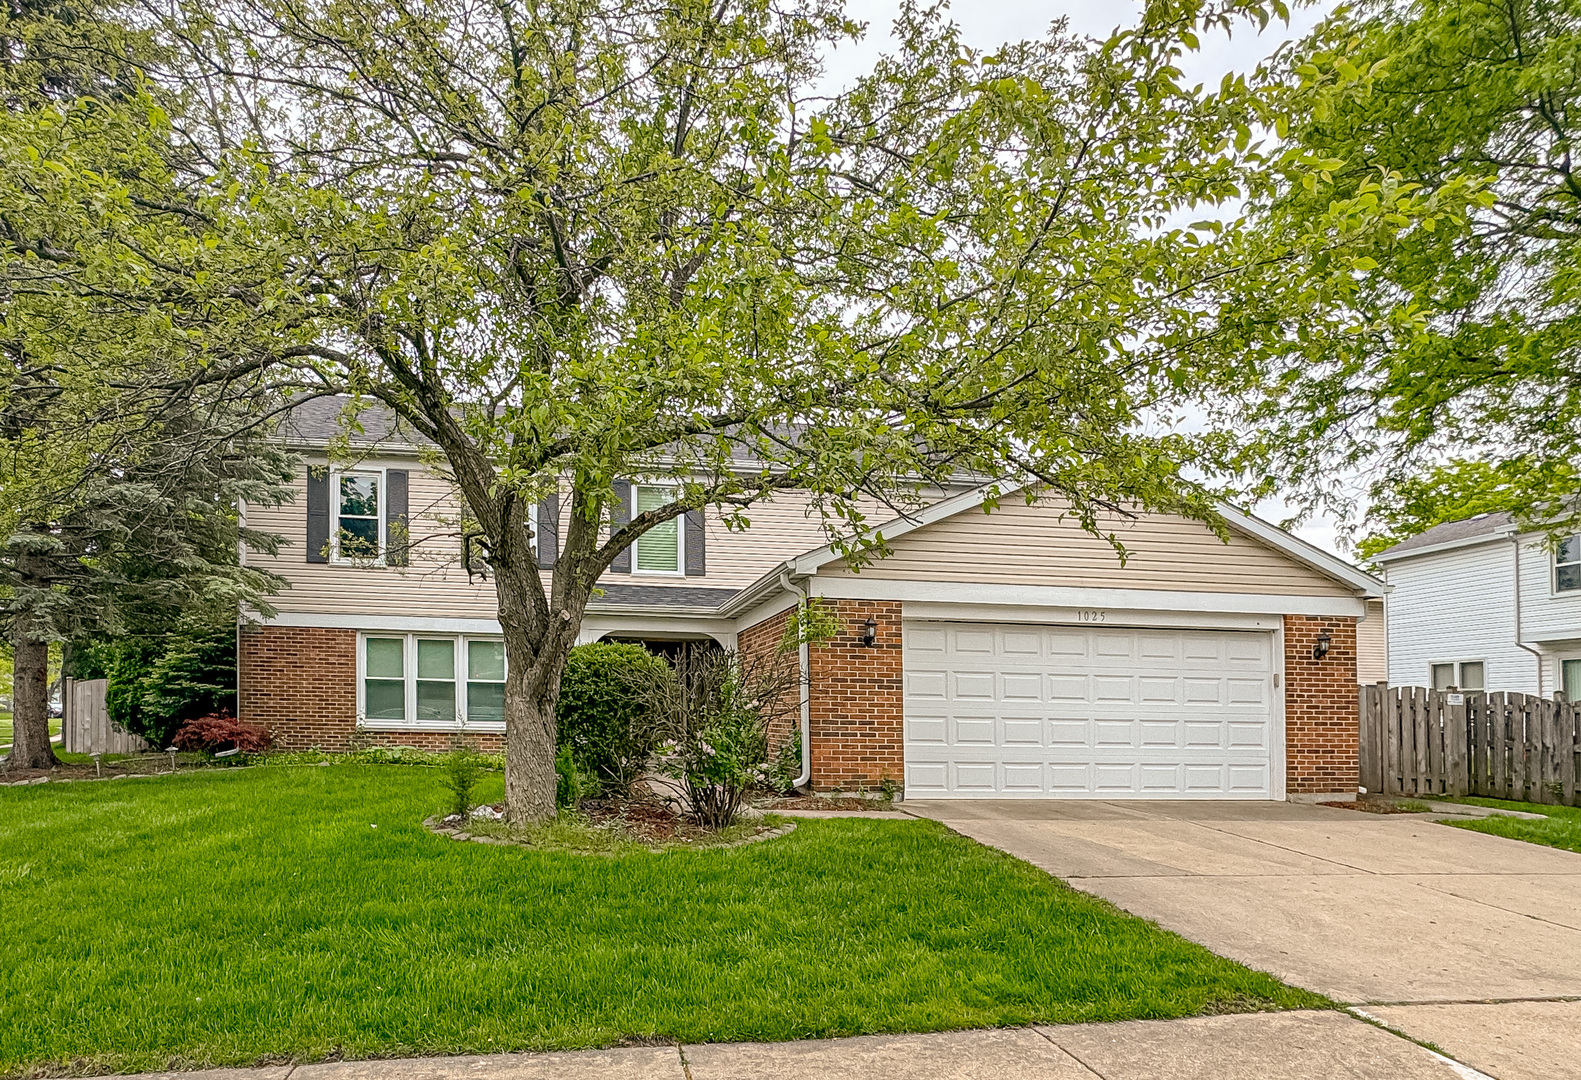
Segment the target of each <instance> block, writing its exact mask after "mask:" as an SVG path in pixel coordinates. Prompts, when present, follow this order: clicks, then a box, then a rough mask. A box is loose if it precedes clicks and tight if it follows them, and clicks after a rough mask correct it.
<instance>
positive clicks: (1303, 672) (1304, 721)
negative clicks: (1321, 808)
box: [1285, 615, 1361, 797]
mask: <svg viewBox="0 0 1581 1080" xmlns="http://www.w3.org/2000/svg"><path fill="white" fill-rule="evenodd" d="M1322 633H1326V634H1328V635H1329V649H1328V654H1327V655H1326V656H1324V657H1323V658H1322V659H1321V660H1316V659H1313V657H1312V650H1313V648H1314V647H1315V646H1316V645H1317V639H1318V635H1319V634H1322ZM1360 739H1361V724H1360V719H1359V717H1358V714H1357V703H1356V620H1355V619H1353V618H1347V617H1339V616H1318V615H1286V616H1285V791H1286V793H1287V794H1289V795H1291V796H1302V795H1326V794H1336V795H1339V794H1343V795H1346V796H1348V797H1354V796H1355V794H1356V784H1357V782H1358V781H1359V780H1360V778H1361V747H1360Z"/></svg>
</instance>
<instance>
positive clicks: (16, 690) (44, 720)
mask: <svg viewBox="0 0 1581 1080" xmlns="http://www.w3.org/2000/svg"><path fill="white" fill-rule="evenodd" d="M11 729H12V736H11V754H10V756H9V757H7V758H6V765H7V767H9V768H12V769H49V768H53V767H54V766H55V765H58V764H59V761H58V760H57V759H56V757H55V749H54V747H52V746H51V745H50V742H49V644H48V643H47V642H43V641H38V640H36V639H34V638H32V637H30V636H28V634H27V632H26V630H25V629H23V628H21V627H19V628H18V629H17V631H16V632H15V634H14V636H13V638H12V689H11Z"/></svg>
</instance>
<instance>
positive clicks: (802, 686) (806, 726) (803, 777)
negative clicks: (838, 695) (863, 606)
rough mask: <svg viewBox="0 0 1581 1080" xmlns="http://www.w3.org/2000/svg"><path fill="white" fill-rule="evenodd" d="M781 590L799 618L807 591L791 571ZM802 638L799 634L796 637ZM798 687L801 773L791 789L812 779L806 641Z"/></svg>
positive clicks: (799, 656)
mask: <svg viewBox="0 0 1581 1080" xmlns="http://www.w3.org/2000/svg"><path fill="white" fill-rule="evenodd" d="M780 588H782V589H784V590H785V591H786V592H788V593H791V594H793V595H795V597H796V613H797V615H798V616H799V615H800V614H801V613H802V612H803V611H804V610H806V607H807V590H806V589H804V588H802V587H801V586H800V585H796V584H794V583H792V582H791V577H790V570H789V569H784V570H781V571H780ZM796 636H797V637H798V638H800V637H801V633H800V632H799V629H798V633H797V635H796ZM796 667H797V679H796V685H797V687H798V689H799V690H800V692H801V772H799V773H797V774H796V779H795V780H793V781H792V782H791V787H793V788H799V787H806V786H807V783H808V781H810V780H811V779H812V681H811V675H810V672H809V669H810V668H811V667H812V658H811V656H810V654H809V646H808V644H807V642H805V641H799V642H798V643H797V646H796Z"/></svg>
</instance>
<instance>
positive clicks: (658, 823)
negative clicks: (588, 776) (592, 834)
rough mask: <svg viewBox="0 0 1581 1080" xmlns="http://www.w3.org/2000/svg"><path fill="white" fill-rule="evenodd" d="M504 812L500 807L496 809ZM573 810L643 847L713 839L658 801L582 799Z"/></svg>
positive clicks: (595, 823)
mask: <svg viewBox="0 0 1581 1080" xmlns="http://www.w3.org/2000/svg"><path fill="white" fill-rule="evenodd" d="M504 808H505V806H504V804H503V803H501V804H500V806H499V809H501V810H503V809H504ZM577 809H578V810H579V811H581V812H582V813H583V814H584V815H586V816H587V819H588V820H589V821H591V822H592V823H593V824H594V825H598V826H602V827H604V828H615V829H619V830H621V831H622V832H624V833H625V834H626V835H627V836H630V837H631V838H632V839H633V840H640V841H641V842H642V843H644V844H671V843H676V842H678V841H685V840H702V839H706V838H708V837H710V836H712V835H713V832H712V831H711V830H709V829H705V828H703V827H702V826H701V825H698V824H697V823H696V822H694V821H692V820H691V819H690V818H688V817H686V816H685V815H684V814H681V813H680V812H678V811H677V810H676V809H675V808H674V807H673V806H671V805H670V804H669V803H666V802H662V801H660V800H658V799H640V798H638V799H583V800H582V802H581V803H580V804H579V805H578V806H577Z"/></svg>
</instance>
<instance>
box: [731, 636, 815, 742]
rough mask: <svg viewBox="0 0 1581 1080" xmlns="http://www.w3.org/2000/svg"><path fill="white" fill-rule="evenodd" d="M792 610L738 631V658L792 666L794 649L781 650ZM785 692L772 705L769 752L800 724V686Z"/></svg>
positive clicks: (752, 663) (768, 665)
mask: <svg viewBox="0 0 1581 1080" xmlns="http://www.w3.org/2000/svg"><path fill="white" fill-rule="evenodd" d="M795 614H796V609H795V608H786V609H785V610H784V611H782V612H780V613H779V614H778V615H770V616H769V617H768V618H766V619H764V620H763V621H762V622H757V623H753V624H752V625H751V626H749V627H747V628H746V629H745V630H742V631H741V632H740V633H738V634H737V635H736V653H737V655H739V656H740V657H741V662H742V663H743V664H745V665H749V666H752V667H756V668H759V669H760V670H764V671H767V670H768V669H770V668H771V667H776V666H779V665H783V666H784V670H785V671H786V672H787V673H788V672H789V671H791V670H794V669H795V668H796V667H797V655H796V650H795V649H794V648H792V649H788V650H782V647H781V646H782V644H783V643H784V641H785V633H786V631H787V630H788V629H789V627H790V623H791V617H792V616H793V615H795ZM786 693H787V694H788V695H789V697H788V698H787V699H786V700H785V701H782V702H780V703H778V704H777V705H776V706H775V707H774V710H773V716H772V718H771V719H770V721H769V752H770V753H776V752H778V751H779V748H780V747H781V746H783V745H785V740H787V739H789V738H790V737H791V735H792V734H793V733H794V732H795V731H796V729H797V728H798V727H799V726H800V724H801V689H800V687H799V686H797V687H796V688H794V689H790V690H787V691H786Z"/></svg>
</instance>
